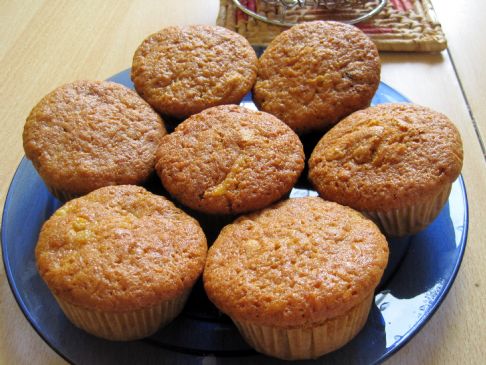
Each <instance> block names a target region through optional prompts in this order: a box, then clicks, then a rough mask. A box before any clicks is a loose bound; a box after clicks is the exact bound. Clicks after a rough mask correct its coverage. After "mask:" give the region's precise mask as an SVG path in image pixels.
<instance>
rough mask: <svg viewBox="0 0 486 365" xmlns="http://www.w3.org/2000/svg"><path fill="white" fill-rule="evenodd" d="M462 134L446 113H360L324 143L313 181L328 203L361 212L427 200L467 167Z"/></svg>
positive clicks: (393, 108)
mask: <svg viewBox="0 0 486 365" xmlns="http://www.w3.org/2000/svg"><path fill="white" fill-rule="evenodd" d="M462 160H463V150H462V141H461V136H460V134H459V132H458V130H457V128H456V127H455V126H454V124H453V123H452V122H451V121H450V120H449V119H448V118H447V117H446V116H445V115H443V114H441V113H438V112H436V111H433V110H431V109H429V108H426V107H423V106H419V105H414V104H380V105H377V106H375V107H370V108H367V109H364V110H360V111H357V112H355V113H353V114H351V115H350V116H348V117H347V118H345V119H344V120H342V121H341V122H339V124H337V125H336V126H335V127H333V128H332V129H331V130H330V131H329V132H327V133H326V134H325V135H324V137H322V139H321V140H320V141H319V143H318V144H317V146H316V148H315V149H314V151H313V152H312V155H311V157H310V159H309V179H310V180H311V182H312V184H313V185H314V186H315V187H316V189H317V190H318V191H319V194H320V195H321V196H322V197H323V198H325V199H328V200H332V201H336V202H338V203H341V204H344V205H348V206H351V207H353V208H355V209H359V210H377V211H381V210H385V209H396V208H403V207H406V206H409V205H414V204H417V203H419V202H421V201H426V200H427V198H428V197H430V196H432V195H433V194H437V193H438V192H440V191H441V190H442V188H443V187H445V186H446V185H448V184H450V183H452V182H453V181H454V180H455V179H456V178H457V177H458V176H459V174H460V172H461V168H462Z"/></svg>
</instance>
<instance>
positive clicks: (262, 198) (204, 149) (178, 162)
mask: <svg viewBox="0 0 486 365" xmlns="http://www.w3.org/2000/svg"><path fill="white" fill-rule="evenodd" d="M303 168H304V151H303V147H302V143H301V142H300V140H299V138H298V136H297V135H296V134H295V133H294V132H293V131H292V130H291V129H290V128H289V127H288V126H287V125H285V123H283V122H281V121H280V120H278V119H277V118H276V117H274V116H272V115H270V114H267V113H263V112H255V111H252V110H249V109H246V108H244V107H240V106H236V105H226V106H218V107H213V108H210V109H207V110H205V111H203V112H201V113H199V114H196V115H193V116H191V117H190V118H188V119H186V120H185V121H184V122H182V123H181V124H180V125H179V126H178V127H177V128H176V129H175V131H174V132H173V133H171V134H169V135H167V136H165V137H164V138H162V142H161V144H160V147H159V149H158V151H157V163H156V171H157V173H158V174H159V176H160V178H161V180H162V183H163V185H164V187H165V188H166V189H167V190H168V191H169V192H170V193H171V194H172V195H173V196H174V197H176V198H177V199H178V200H179V201H181V202H182V203H183V204H184V205H187V206H189V207H190V208H192V209H196V210H199V211H203V212H206V213H219V214H228V213H241V212H246V211H251V210H255V209H260V208H263V207H265V206H268V205H269V204H271V203H272V202H274V201H276V200H278V199H280V198H281V197H282V196H283V195H285V194H286V193H288V192H289V191H290V190H291V189H292V187H293V185H294V184H295V182H296V181H297V179H298V177H299V175H300V173H301V172H302V170H303Z"/></svg>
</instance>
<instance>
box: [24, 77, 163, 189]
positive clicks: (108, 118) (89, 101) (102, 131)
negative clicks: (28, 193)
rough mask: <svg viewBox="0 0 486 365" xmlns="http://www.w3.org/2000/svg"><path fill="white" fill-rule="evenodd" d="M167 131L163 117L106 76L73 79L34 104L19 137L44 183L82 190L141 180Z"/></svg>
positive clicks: (149, 169) (55, 187)
mask: <svg viewBox="0 0 486 365" xmlns="http://www.w3.org/2000/svg"><path fill="white" fill-rule="evenodd" d="M165 133H166V131H165V127H164V124H163V121H162V120H161V118H160V117H159V116H158V115H157V113H156V112H155V111H153V109H152V108H151V107H150V106H149V105H148V104H147V103H146V102H145V101H144V100H143V99H142V98H140V97H139V96H138V95H137V94H136V93H135V92H134V91H132V90H130V89H128V88H126V87H124V86H123V85H119V84H116V83H113V82H108V81H76V82H73V83H70V84H66V85H63V86H61V87H59V88H57V89H55V90H54V91H52V92H51V93H49V94H48V95H47V96H45V97H44V98H43V99H42V100H41V101H40V102H39V103H38V104H37V105H36V106H35V107H34V108H33V109H32V111H31V113H30V115H29V117H28V118H27V121H26V123H25V127H24V133H23V141H24V150H25V154H26V156H27V158H29V159H30V160H31V161H32V163H33V164H34V166H35V168H36V169H37V171H38V172H39V174H40V176H41V177H42V179H43V180H44V181H45V182H46V184H47V185H49V186H50V187H51V188H52V189H53V190H61V191H65V192H67V193H71V194H74V195H81V194H83V193H87V192H90V191H92V190H94V189H97V188H99V187H102V186H106V185H115V184H138V183H141V182H143V181H144V180H145V179H146V178H147V177H148V176H149V175H150V174H151V173H152V171H153V168H154V163H155V151H156V149H157V145H158V143H159V141H160V138H161V137H162V136H163V135H164V134H165Z"/></svg>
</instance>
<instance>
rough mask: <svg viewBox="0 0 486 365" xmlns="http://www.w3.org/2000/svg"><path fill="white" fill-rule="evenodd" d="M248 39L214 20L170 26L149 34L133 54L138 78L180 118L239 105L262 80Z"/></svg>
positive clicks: (142, 88)
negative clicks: (256, 81) (226, 105)
mask: <svg viewBox="0 0 486 365" xmlns="http://www.w3.org/2000/svg"><path fill="white" fill-rule="evenodd" d="M256 66H257V57H256V54H255V51H254V50H253V48H252V47H251V46H250V44H249V43H248V41H247V40H246V39H245V38H244V37H243V36H241V35H239V34H237V33H235V32H232V31H230V30H228V29H226V28H222V27H218V26H211V25H190V26H172V27H167V28H164V29H162V30H161V31H159V32H158V33H155V34H152V35H151V36H149V37H148V38H146V39H145V40H144V41H143V42H142V44H141V45H140V46H139V47H138V49H137V51H136V52H135V55H134V57H133V65H132V80H133V83H134V84H135V88H136V90H137V91H138V93H139V94H140V95H141V96H142V97H143V98H144V99H145V100H147V102H148V103H149V104H150V105H152V106H153V107H154V108H155V109H156V110H157V111H159V112H160V113H162V114H165V115H170V116H173V117H177V118H184V117H187V116H189V115H192V114H195V113H199V112H200V111H202V110H204V109H206V108H209V107H212V106H216V105H222V104H238V103H239V102H240V101H241V99H243V97H244V96H245V94H246V93H248V92H249V91H250V90H251V88H252V86H253V84H254V83H255V79H256Z"/></svg>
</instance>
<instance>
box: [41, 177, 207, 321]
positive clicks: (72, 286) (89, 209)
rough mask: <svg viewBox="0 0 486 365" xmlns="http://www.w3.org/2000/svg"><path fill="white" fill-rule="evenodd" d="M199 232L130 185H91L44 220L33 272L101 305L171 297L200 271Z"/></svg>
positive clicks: (115, 307)
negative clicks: (83, 193)
mask: <svg viewBox="0 0 486 365" xmlns="http://www.w3.org/2000/svg"><path fill="white" fill-rule="evenodd" d="M206 251H207V244H206V238H205V236H204V233H203V231H202V229H201V227H200V226H199V224H198V223H197V221H196V220H194V219H193V218H191V217H189V216H188V215H187V214H185V213H184V212H183V211H181V210H180V209H178V208H176V207H175V206H174V205H173V204H172V203H171V202H170V201H169V200H167V199H165V198H164V197H161V196H157V195H154V194H151V193H149V192H148V191H146V190H145V189H143V188H141V187H137V186H130V185H122V186H110V187H105V188H101V189H98V190H96V191H94V192H92V193H90V194H88V195H85V196H84V197H82V198H78V199H74V200H71V201H70V202H68V203H67V204H65V205H64V206H63V207H62V208H60V209H59V210H58V211H57V212H55V213H54V214H53V216H52V217H51V218H49V219H48V220H47V221H46V222H45V223H44V225H43V227H42V230H41V232H40V236H39V241H38V243H37V246H36V251H35V253H36V260H37V267H38V270H39V273H40V275H41V276H42V278H43V279H44V281H45V282H46V283H47V286H48V287H49V289H50V290H51V291H52V292H53V293H54V295H56V296H57V297H59V298H61V299H63V300H65V301H67V302H69V303H71V304H73V305H77V306H79V307H84V308H87V309H90V310H101V311H108V312H124V311H133V310H139V309H144V308H148V307H151V306H154V305H157V304H159V303H161V302H162V301H164V300H170V299H174V298H175V297H177V296H179V295H182V294H183V293H184V291H185V290H186V289H188V288H190V287H192V285H193V284H194V282H195V281H196V279H197V278H198V277H199V275H200V274H201V272H202V269H203V266H204V262H205V257H206Z"/></svg>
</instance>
